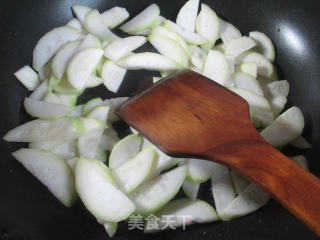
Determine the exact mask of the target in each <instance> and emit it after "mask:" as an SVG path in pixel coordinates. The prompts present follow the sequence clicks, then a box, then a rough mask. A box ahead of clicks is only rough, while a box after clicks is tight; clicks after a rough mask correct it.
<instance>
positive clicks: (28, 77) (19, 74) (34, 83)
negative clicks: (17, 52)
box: [14, 65, 40, 91]
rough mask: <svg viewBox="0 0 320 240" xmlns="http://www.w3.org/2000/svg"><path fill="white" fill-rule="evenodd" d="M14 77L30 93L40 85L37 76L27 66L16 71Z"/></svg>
mask: <svg viewBox="0 0 320 240" xmlns="http://www.w3.org/2000/svg"><path fill="white" fill-rule="evenodd" d="M14 76H15V77H16V78H17V79H18V80H19V81H20V82H21V83H22V84H23V85H24V86H25V87H26V88H27V89H28V90H30V91H32V90H35V89H36V88H37V87H38V86H39V84H40V81H39V78H38V74H37V73H36V72H35V71H34V70H33V69H32V68H31V67H30V66H27V65H26V66H23V67H22V68H20V69H19V70H18V71H16V72H15V73H14Z"/></svg>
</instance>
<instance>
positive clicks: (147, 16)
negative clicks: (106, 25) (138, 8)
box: [120, 3, 160, 33]
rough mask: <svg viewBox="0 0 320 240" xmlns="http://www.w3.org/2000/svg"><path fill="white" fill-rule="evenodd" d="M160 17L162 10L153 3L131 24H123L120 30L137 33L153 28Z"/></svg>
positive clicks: (130, 22)
mask: <svg viewBox="0 0 320 240" xmlns="http://www.w3.org/2000/svg"><path fill="white" fill-rule="evenodd" d="M159 15H160V8H159V6H158V5H157V4H155V3H153V4H151V5H150V6H148V7H147V8H146V9H144V10H143V11H142V12H141V13H139V14H138V15H137V16H135V17H134V18H132V19H131V20H130V21H129V22H127V23H125V24H123V25H122V26H121V27H120V29H121V30H122V31H124V32H127V33H135V32H139V31H142V30H145V29H147V28H150V27H152V26H153V25H154V24H155V23H156V22H157V19H158V17H159Z"/></svg>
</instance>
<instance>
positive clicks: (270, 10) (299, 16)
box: [0, 0, 320, 240]
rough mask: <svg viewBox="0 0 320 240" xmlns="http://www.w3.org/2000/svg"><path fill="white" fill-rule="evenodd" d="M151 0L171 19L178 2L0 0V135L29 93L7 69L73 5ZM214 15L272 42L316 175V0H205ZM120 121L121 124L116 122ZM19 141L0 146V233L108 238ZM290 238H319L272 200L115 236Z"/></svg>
mask: <svg viewBox="0 0 320 240" xmlns="http://www.w3.org/2000/svg"><path fill="white" fill-rule="evenodd" d="M151 2H156V3H158V4H159V6H160V8H161V15H163V16H165V17H167V18H170V19H171V20H174V19H175V17H176V14H177V11H178V10H179V8H180V7H181V6H182V5H183V3H184V1H182V0H178V1H177V0H176V1H173V0H161V1H160V0H159V1H147V0H139V1H134V0H108V1H107V0H92V1H85V0H78V1H76V0H56V1H53V0H15V1H11V0H2V1H0V91H1V94H0V99H1V101H0V121H1V126H0V136H3V135H4V134H5V133H6V132H7V131H8V130H9V129H12V128H14V127H16V126H17V125H19V124H21V123H23V122H25V121H27V120H29V118H28V117H27V115H26V113H25V112H24V110H23V108H22V105H21V104H22V101H23V98H24V97H25V96H27V95H28V94H29V93H28V91H27V90H26V89H25V88H24V87H23V86H22V85H21V84H20V83H19V82H18V81H17V80H16V79H15V78H14V76H13V75H12V73H13V72H14V71H16V70H17V69H18V68H20V67H22V66H23V65H25V64H31V56H32V49H33V47H34V45H35V43H36V42H37V40H38V39H39V38H40V37H41V36H42V35H43V34H44V33H45V32H47V31H48V30H50V29H52V28H53V27H56V26H59V25H63V24H65V23H66V22H67V21H68V20H69V19H71V17H72V14H71V11H70V7H71V6H72V4H76V3H77V4H87V5H88V6H90V7H93V8H98V9H99V10H101V11H103V10H105V9H108V8H110V7H113V6H115V5H118V6H123V7H126V8H127V9H128V11H129V12H130V14H131V16H134V15H135V14H136V13H138V12H139V11H141V10H142V9H143V8H144V7H146V6H147V5H148V4H150V3H151ZM203 2H205V3H207V4H209V5H210V6H211V7H213V8H214V10H216V11H217V13H218V14H219V16H221V17H223V18H225V19H226V20H228V21H231V22H232V23H234V24H235V25H236V26H237V27H238V28H239V29H240V30H241V31H242V32H243V33H244V34H247V33H248V32H249V31H253V30H258V31H263V32H265V33H266V34H267V35H269V36H270V37H271V38H272V40H273V41H274V43H275V46H276V50H277V54H276V64H277V66H278V70H279V75H280V78H281V79H287V80H288V81H289V82H290V88H291V89H290V95H289V104H288V105H297V106H299V107H301V109H302V111H303V113H304V115H305V118H306V128H305V132H304V135H305V136H306V138H307V139H308V140H310V141H311V142H312V144H313V148H312V149H311V150H307V151H296V150H290V149H288V150H286V151H288V152H291V153H304V154H306V156H307V158H308V159H309V163H310V167H311V171H312V172H313V173H315V174H316V175H317V176H320V162H319V160H318V158H319V157H318V156H319V149H320V101H319V100H320V45H319V43H318V41H319V39H320V30H319V27H318V23H319V22H320V15H319V12H320V2H319V1H312V0H308V1H303V0H291V1H289V0H282V1H279V0H269V1H264V0H255V1H252V0H238V1H235V0H212V1H209V0H207V1H203ZM153 75H154V74H153V73H150V72H145V71H130V73H129V74H128V75H127V77H126V80H125V82H124V83H123V85H122V88H121V90H120V92H119V93H118V94H117V96H125V95H131V94H132V93H133V91H134V89H135V88H136V86H137V85H138V82H141V81H142V80H143V79H146V78H147V77H150V76H153ZM94 96H101V97H104V98H106V97H112V96H114V94H111V93H109V92H107V91H106V90H105V89H104V88H103V87H99V88H96V89H93V90H90V91H87V92H86V93H85V94H84V96H83V97H82V98H81V99H80V101H85V100H87V99H90V98H91V97H94ZM119 126H120V127H121V124H120V125H119ZM19 146H21V144H10V143H6V142H4V141H2V140H1V144H0V153H1V160H0V239H1V240H2V239H5V240H8V239H10V240H11V239H32V240H42V239H46V240H56V239H59V240H64V239H77V240H87V239H96V240H100V239H107V236H106V233H105V232H104V229H103V227H102V226H100V225H98V224H97V223H96V221H95V220H94V219H93V217H91V216H90V214H89V213H88V212H87V211H86V210H85V209H84V207H83V205H82V204H81V203H80V201H78V202H77V204H76V205H75V206H74V207H72V208H70V209H67V208H65V207H63V205H62V204H60V203H59V202H58V201H57V200H56V199H55V198H54V197H53V196H52V195H51V194H50V193H49V192H47V190H46V189H45V187H43V186H42V185H41V183H39V182H38V181H37V180H36V179H35V178H34V177H32V176H31V175H30V174H29V173H28V172H27V171H26V170H25V169H23V167H22V166H21V165H20V164H19V163H18V162H16V161H15V160H14V159H13V157H11V156H10V153H11V152H12V151H14V150H15V149H17V148H18V147H19ZM289 238H290V239H291V240H301V239H304V240H309V239H317V237H316V236H315V235H314V234H313V233H312V232H311V231H310V230H308V229H307V228H306V227H305V226H303V225H302V224H301V223H300V222H299V221H298V220H297V219H296V218H295V217H293V216H292V215H291V214H290V213H288V212H287V211H286V210H284V209H283V208H282V207H280V206H279V205H278V204H276V203H275V202H274V201H271V202H270V203H269V204H268V205H267V206H266V207H264V208H262V209H261V210H259V211H257V212H256V213H254V214H251V215H249V216H247V217H243V218H240V219H236V220H233V221H231V222H217V223H212V224H205V225H196V226H191V227H190V228H188V229H187V230H185V231H167V232H163V233H159V234H155V235H143V234H142V233H140V232H139V231H134V232H132V231H129V230H128V227H127V224H126V223H124V224H121V225H120V227H119V230H118V232H117V234H116V236H115V237H114V239H122V240H124V239H176V240H180V239H181V240H182V239H184V240H185V239H219V240H220V239H221V240H233V239H237V240H238V239H253V240H257V239H259V240H260V239H289Z"/></svg>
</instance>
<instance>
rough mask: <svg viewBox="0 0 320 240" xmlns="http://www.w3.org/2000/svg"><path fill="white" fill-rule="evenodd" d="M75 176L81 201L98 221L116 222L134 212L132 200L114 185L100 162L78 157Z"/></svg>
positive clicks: (108, 171) (106, 169)
mask: <svg viewBox="0 0 320 240" xmlns="http://www.w3.org/2000/svg"><path fill="white" fill-rule="evenodd" d="M75 176H76V177H75V179H76V188H77V192H78V194H79V196H80V198H81V200H82V202H83V203H84V205H85V206H86V208H87V209H88V210H89V211H90V212H91V213H92V214H93V215H94V216H95V217H96V218H97V219H98V220H99V221H102V222H118V221H121V220H124V219H126V218H127V217H129V216H130V215H131V214H132V213H133V212H134V210H135V206H134V204H133V202H132V201H131V200H130V199H129V198H128V197H127V196H126V195H125V194H123V193H122V192H121V191H120V190H119V189H118V188H117V187H116V185H115V182H114V180H113V179H112V175H111V172H110V170H109V169H108V167H107V166H106V165H104V164H103V163H102V162H99V161H96V160H92V159H85V158H80V159H79V160H78V162H77V165H76V167H75ZM106 203H107V204H106Z"/></svg>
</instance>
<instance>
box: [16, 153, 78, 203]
mask: <svg viewBox="0 0 320 240" xmlns="http://www.w3.org/2000/svg"><path fill="white" fill-rule="evenodd" d="M12 155H13V156H14V157H15V158H16V159H17V160H18V161H19V162H20V163H21V164H22V165H23V166H24V167H25V168H26V169H27V170H28V171H29V172H30V173H31V174H32V175H34V176H35V177H36V178H37V179H38V180H39V181H40V182H41V183H42V184H43V185H45V186H46V187H47V188H48V190H49V191H50V192H51V193H52V194H53V195H54V196H55V197H56V198H57V199H58V200H59V201H60V202H61V203H63V204H64V205H65V206H66V207H70V206H71V205H72V204H73V203H74V201H75V199H76V196H77V193H76V189H75V184H74V175H73V172H72V170H71V169H70V167H69V165H68V164H67V163H66V162H65V161H64V160H63V159H61V158H59V157H57V156H56V155H54V154H52V153H50V152H47V151H43V150H38V149H31V148H21V149H19V150H18V151H15V152H13V153H12Z"/></svg>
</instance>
